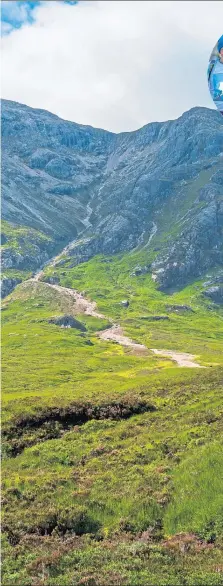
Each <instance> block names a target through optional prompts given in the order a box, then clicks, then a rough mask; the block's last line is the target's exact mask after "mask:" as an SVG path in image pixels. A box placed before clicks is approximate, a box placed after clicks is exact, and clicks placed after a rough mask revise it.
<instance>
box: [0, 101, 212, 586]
mask: <svg viewBox="0 0 223 586" xmlns="http://www.w3.org/2000/svg"><path fill="white" fill-rule="evenodd" d="M222 123H223V120H222V118H221V116H220V114H219V113H218V112H214V111H212V110H207V109H205V108H193V109H192V110H190V111H189V112H186V113H185V114H183V116H181V117H180V118H179V120H175V121H169V122H165V123H152V124H148V125H147V126H145V127H144V128H142V129H140V130H138V131H136V132H129V133H121V134H118V135H116V134H113V133H109V132H105V131H103V130H97V129H93V128H91V127H86V126H81V125H77V124H73V123H70V122H66V121H63V120H60V119H59V118H58V117H56V116H53V115H52V114H49V113H48V112H44V111H42V110H35V109H32V108H28V107H26V106H23V105H20V104H16V103H14V102H7V101H3V104H2V135H3V136H2V146H3V149H2V195H3V198H2V215H3V220H2V259H3V260H2V264H3V275H2V296H3V297H4V299H3V301H2V308H1V309H2V316H1V317H2V319H1V325H2V455H3V462H2V479H3V481H2V537H3V548H4V556H3V568H2V569H3V572H2V574H3V581H2V584H3V586H9V585H11V584H13V585H14V584H15V585H17V586H31V584H32V585H33V586H59V584H60V585H61V586H62V585H63V586H70V585H73V586H74V585H75V586H83V585H85V586H107V585H108V584H109V585H111V586H154V585H155V584H156V585H157V586H164V584H165V586H173V585H175V586H220V585H221V584H222V583H223V566H222V535H223V526H222V482H221V479H222V468H223V457H222V454H223V451H222V414H223V412H222V349H223V344H222V340H223V328H222V324H223V320H222V316H223V313H222V300H223V285H222V280H223V273H222V268H221V264H222V211H221V210H222V179H223V170H222V146H223V145H222V140H223V134H222Z"/></svg>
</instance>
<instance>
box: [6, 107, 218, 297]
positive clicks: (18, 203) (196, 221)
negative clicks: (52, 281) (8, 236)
mask: <svg viewBox="0 0 223 586" xmlns="http://www.w3.org/2000/svg"><path fill="white" fill-rule="evenodd" d="M2 146H3V160H2V166H3V171H2V193H3V205H2V215H3V218H4V219H5V220H7V221H8V222H11V223H13V224H14V225H18V224H20V225H23V226H28V227H31V228H34V229H35V230H38V231H40V232H41V233H42V234H43V235H45V236H47V238H48V239H50V240H51V243H52V246H51V252H53V250H54V247H55V248H57V250H58V249H62V248H63V247H64V246H65V244H68V243H70V245H69V247H68V253H69V255H70V256H72V262H73V264H77V263H80V262H83V261H86V260H88V259H89V258H90V257H92V256H94V255H95V254H98V253H105V254H107V253H108V254H113V253H116V252H121V251H124V250H132V249H134V248H135V247H139V248H140V247H142V248H144V249H146V250H148V255H149V254H150V256H151V252H152V256H153V264H152V273H153V278H154V280H155V281H156V282H157V284H158V286H159V287H160V288H162V289H168V288H172V287H176V286H183V285H184V284H185V283H186V282H188V281H189V280H190V279H191V278H196V277H197V276H199V275H200V274H202V273H203V272H205V271H206V270H207V269H209V268H211V267H215V266H219V265H220V264H221V263H222V261H223V252H222V241H223V232H222V226H223V203H222V201H223V199H222V194H223V184H222V182H223V164H222V152H223V120H222V117H221V116H220V114H219V113H218V112H215V111H212V110H208V109H206V108H193V109H192V110H190V111H189V112H186V113H184V114H183V116H181V117H180V118H179V119H178V120H174V121H168V122H164V123H151V124H148V125H146V126H145V127H143V128H141V129H140V130H138V131H135V132H129V133H121V134H118V135H117V134H113V133H109V132H106V131H103V130H98V129H94V128H91V127H87V126H81V125H78V124H74V123H71V122H66V121H64V120H61V119H59V118H58V117H57V116H54V115H52V114H50V113H48V112H45V111H43V110H35V109H32V108H28V107H26V106H23V105H21V104H17V103H14V102H9V101H3V104H2ZM47 246H48V249H49V242H48V244H47V242H45V244H44V246H43V248H42V252H43V254H44V253H45V254H46V255H48V254H49V250H47ZM4 254H5V255H6V256H7V254H6V252H4ZM43 260H44V259H41V261H40V264H41V263H42V261H43ZM12 262H13V263H14V260H13V261H12Z"/></svg>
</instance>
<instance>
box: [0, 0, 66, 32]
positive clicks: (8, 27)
mask: <svg viewBox="0 0 223 586" xmlns="http://www.w3.org/2000/svg"><path fill="white" fill-rule="evenodd" d="M46 1H47V0H35V1H34V2H32V1H31V0H29V1H26V0H17V1H15V0H14V1H10V0H7V1H4V0H3V1H2V2H1V34H2V35H3V36H4V35H7V34H10V33H11V32H13V30H15V29H18V28H21V27H22V26H23V25H24V24H27V23H28V24H32V23H34V22H35V13H36V8H38V7H40V6H42V7H43V6H44V4H46ZM63 1H64V3H65V4H70V5H75V4H77V2H76V1H73V0H61V2H62V3H63Z"/></svg>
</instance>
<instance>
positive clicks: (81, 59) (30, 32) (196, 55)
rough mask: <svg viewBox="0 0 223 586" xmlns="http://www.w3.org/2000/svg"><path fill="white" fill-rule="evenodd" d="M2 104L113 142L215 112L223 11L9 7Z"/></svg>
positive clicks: (199, 6)
mask: <svg viewBox="0 0 223 586" xmlns="http://www.w3.org/2000/svg"><path fill="white" fill-rule="evenodd" d="M1 20H2V37H1V45H2V83H1V88H2V97H3V98H6V99H9V100H14V101H17V102H21V103H23V104H27V105H28V106H32V107H34V108H43V109H45V110H49V111H50V112H53V113H54V114H57V115H58V116H61V117H62V118H64V119H66V120H72V121H74V122H78V123H80V124H89V125H91V126H95V127H99V128H104V129H107V130H111V131H113V132H121V131H129V130H135V129H137V128H140V127H141V126H143V125H144V124H147V123H148V122H152V121H163V120H170V119H175V118H178V117H179V116H180V115H181V114H182V113H183V112H184V111H186V110H189V109H190V108H192V107H194V106H206V107H209V108H212V107H214V105H213V103H212V100H211V97H210V95H209V90H208V85H207V77H206V71H207V66H208V59H209V56H210V53H211V51H212V48H213V46H214V45H215V44H216V41H217V40H218V38H219V37H220V36H221V35H222V33H223V30H222V28H221V23H222V21H223V3H222V2H221V1H213V0H211V1H209V0H206V1H204V2H200V0H199V1H196V0H187V1H181V0H179V1H177V0H173V1H168V0H164V1H157V0H156V1H152V0H151V1H147V0H143V1H141V0H130V1H129V0H123V1H122V0H111V1H110V0H107V1H104V0H103V1H96V0H90V1H89V0H88V1H85V0H81V1H78V2H73V1H61V0H57V1H54V0H52V1H37V2H31V1H25V0H22V1H13V2H12V1H9V0H8V1H7V2H5V1H2V2H1Z"/></svg>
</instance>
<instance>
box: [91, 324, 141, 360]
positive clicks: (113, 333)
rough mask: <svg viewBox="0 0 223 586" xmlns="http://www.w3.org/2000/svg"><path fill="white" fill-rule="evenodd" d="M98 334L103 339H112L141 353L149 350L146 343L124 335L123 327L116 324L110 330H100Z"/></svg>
mask: <svg viewBox="0 0 223 586" xmlns="http://www.w3.org/2000/svg"><path fill="white" fill-rule="evenodd" d="M97 335H98V337H99V338H100V339H101V340H111V341H112V342H116V343H117V344H121V346H126V347H128V348H132V349H133V350H137V351H139V352H140V353H144V352H145V351H146V352H147V351H148V348H146V346H144V344H137V342H133V340H131V339H130V338H127V336H124V335H123V330H122V328H121V327H120V326H119V325H116V324H114V325H113V326H112V327H111V328H109V329H108V330H104V331H102V332H98V333H97Z"/></svg>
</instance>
